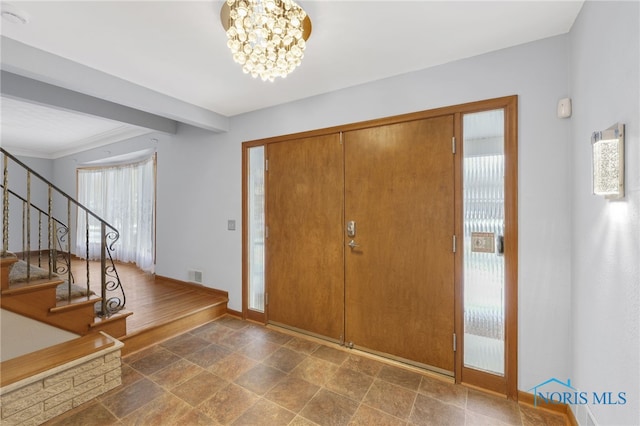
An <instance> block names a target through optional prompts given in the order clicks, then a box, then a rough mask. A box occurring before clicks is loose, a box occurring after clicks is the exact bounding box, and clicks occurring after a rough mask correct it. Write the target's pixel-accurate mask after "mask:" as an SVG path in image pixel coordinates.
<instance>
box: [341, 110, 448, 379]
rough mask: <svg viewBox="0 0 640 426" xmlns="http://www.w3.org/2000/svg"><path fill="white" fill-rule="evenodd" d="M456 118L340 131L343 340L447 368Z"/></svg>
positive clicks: (442, 368)
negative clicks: (349, 230) (346, 233)
mask: <svg viewBox="0 0 640 426" xmlns="http://www.w3.org/2000/svg"><path fill="white" fill-rule="evenodd" d="M452 136H453V116H444V117H437V118H430V119H424V120H419V121H411V122H406V123H399V124H392V125H387V126H380V127H375V128H369V129H363V130H357V131H352V132H347V133H345V137H344V143H345V203H346V204H345V221H352V220H353V221H355V222H356V236H355V237H354V238H353V241H354V244H357V247H355V248H351V247H349V245H348V243H349V242H350V240H351V238H349V239H347V240H346V241H345V270H346V277H345V278H346V284H345V299H346V302H345V303H346V323H345V331H346V334H345V340H346V341H351V342H353V344H354V345H356V346H357V347H359V348H362V349H365V350H366V349H370V350H373V351H376V352H382V353H387V354H391V355H394V356H397V357H401V358H405V359H408V360H411V361H415V362H418V363H421V364H426V365H429V366H432V367H436V368H437V369H440V370H444V371H446V372H453V370H454V353H453V343H452V339H453V332H454V256H453V252H452V244H453V243H452V238H453V233H454V178H453V176H454V175H453V154H452V151H451V140H452Z"/></svg>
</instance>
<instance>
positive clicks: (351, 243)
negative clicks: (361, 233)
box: [348, 240, 360, 249]
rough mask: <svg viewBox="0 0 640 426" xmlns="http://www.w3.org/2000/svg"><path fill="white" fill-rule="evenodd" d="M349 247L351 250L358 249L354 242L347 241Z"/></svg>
mask: <svg viewBox="0 0 640 426" xmlns="http://www.w3.org/2000/svg"><path fill="white" fill-rule="evenodd" d="M348 245H349V247H351V249H354V248H356V247H360V246H359V245H358V244H356V242H355V241H354V240H351V241H349V244H348Z"/></svg>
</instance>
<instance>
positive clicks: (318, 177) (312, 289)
mask: <svg viewBox="0 0 640 426" xmlns="http://www.w3.org/2000/svg"><path fill="white" fill-rule="evenodd" d="M267 158H268V160H269V170H268V172H267V179H268V187H267V188H268V193H267V218H268V219H267V226H268V237H267V256H266V258H267V272H266V274H267V286H268V289H267V291H268V308H267V309H268V319H269V321H270V322H276V323H280V324H283V325H286V326H289V327H294V328H298V329H301V330H306V331H309V332H311V333H314V334H318V335H321V336H325V337H328V338H330V339H334V340H341V337H342V335H343V331H344V252H343V233H342V222H343V219H342V217H343V216H342V213H343V197H344V192H343V162H342V161H343V160H342V159H343V153H342V145H341V144H340V137H339V135H338V134H335V135H327V136H318V137H313V138H306V139H301V140H297V141H291V142H280V143H274V144H270V145H269V146H268V147H267Z"/></svg>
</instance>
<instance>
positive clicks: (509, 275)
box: [242, 95, 518, 399]
mask: <svg viewBox="0 0 640 426" xmlns="http://www.w3.org/2000/svg"><path fill="white" fill-rule="evenodd" d="M517 107H518V96H517V95H512V96H505V97H499V98H494V99H488V100H481V101H474V102H468V103H464V104H458V105H453V106H448V107H442V108H436V109H431V110H426V111H419V112H413V113H408V114H402V115H397V116H392V117H385V118H379V119H374V120H367V121H361V122H357V123H350V124H344V125H339V126H333V127H327V128H323V129H316V130H310V131H305V132H298V133H291V134H287V135H281V136H274V137H269V138H263V139H256V140H252V141H247V142H244V143H243V144H242V218H243V222H242V239H243V242H242V244H243V251H242V298H243V305H242V306H243V317H244V318H250V317H251V314H249V313H248V309H247V304H248V295H247V292H248V276H247V265H248V264H247V262H248V251H247V250H248V249H247V247H246V235H247V234H246V233H247V215H248V211H247V210H248V206H247V199H246V198H247V197H246V196H247V188H246V183H247V182H246V179H247V167H246V150H247V149H248V148H251V147H254V146H260V145H265V146H268V145H269V144H271V143H277V142H284V141H295V140H296V139H302V138H307V137H313V136H321V135H327V134H331V133H339V132H346V131H350V130H360V129H365V128H369V127H376V126H382V125H386V124H394V123H400V122H406V121H413V120H420V119H424V118H432V117H437V116H441V115H452V114H453V115H454V116H455V119H454V122H455V127H454V136H455V138H456V150H457V152H458V153H461V152H462V140H461V137H462V130H461V129H462V127H461V118H462V114H464V113H468V112H475V111H482V110H490V109H497V108H504V109H505V127H506V133H505V139H506V141H505V145H506V146H505V149H508V150H509V152H510V154H509V157H508V158H506V159H505V168H506V172H505V173H506V176H505V196H506V198H505V232H508V233H510V234H511V238H510V241H511V243H508V244H506V245H505V258H506V257H508V258H510V259H513V261H510V262H508V264H507V265H505V268H506V269H505V280H506V282H507V283H508V284H507V290H506V291H505V296H506V301H507V309H506V330H505V338H506V339H507V343H506V351H505V354H506V363H505V377H506V378H507V380H506V390H505V391H503V392H502V393H503V394H504V393H505V392H506V395H507V396H508V397H509V398H511V399H517V396H518V391H517V385H518V377H517V374H518V356H517V355H518V232H517V231H518V210H517V206H518V197H517V187H518V156H517V146H518V118H517ZM459 157H461V156H459ZM454 173H455V180H456V182H455V185H456V186H455V188H456V193H455V212H456V218H457V220H456V225H455V226H456V231H455V232H456V235H462V221H461V220H460V215H461V212H462V193H461V190H462V187H461V184H462V181H461V178H462V174H461V167H460V164H459V161H456V166H455V170H454ZM461 268H462V261H461V251H460V250H458V253H457V254H456V256H455V271H456V276H455V281H454V282H455V284H454V285H455V291H456V304H455V309H454V312H455V330H456V334H457V335H458V336H462V332H463V322H462V319H463V309H462V298H461V296H462V280H461V271H462V269H461ZM265 311H266V309H265ZM256 320H257V321H261V322H266V315H264V316H263V318H261V319H256ZM462 350H463V348H462V339H458V347H457V351H456V361H455V368H456V382H458V383H460V382H461V372H462V368H463V367H462Z"/></svg>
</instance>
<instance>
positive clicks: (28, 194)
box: [27, 170, 31, 281]
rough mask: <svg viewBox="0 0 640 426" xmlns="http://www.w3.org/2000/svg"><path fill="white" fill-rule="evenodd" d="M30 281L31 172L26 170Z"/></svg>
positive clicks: (28, 272) (29, 269) (29, 274)
mask: <svg viewBox="0 0 640 426" xmlns="http://www.w3.org/2000/svg"><path fill="white" fill-rule="evenodd" d="M30 280H31V172H30V171H29V170H27V281H30Z"/></svg>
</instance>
